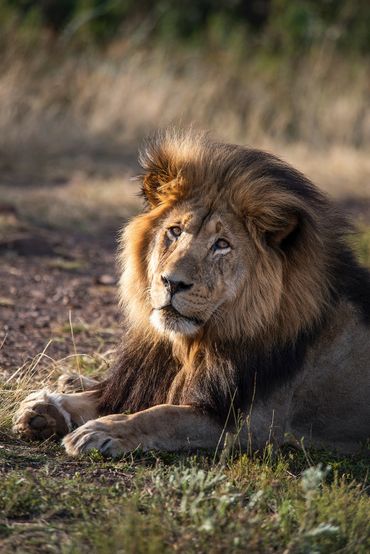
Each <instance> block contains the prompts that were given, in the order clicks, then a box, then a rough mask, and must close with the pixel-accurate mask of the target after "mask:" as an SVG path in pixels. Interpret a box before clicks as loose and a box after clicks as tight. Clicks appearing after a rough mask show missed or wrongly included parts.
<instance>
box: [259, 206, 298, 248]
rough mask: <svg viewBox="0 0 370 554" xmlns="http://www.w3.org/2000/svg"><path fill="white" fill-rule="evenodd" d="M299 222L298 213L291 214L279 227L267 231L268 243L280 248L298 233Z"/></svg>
mask: <svg viewBox="0 0 370 554" xmlns="http://www.w3.org/2000/svg"><path fill="white" fill-rule="evenodd" d="M298 224H299V218H298V216H297V215H296V214H290V215H289V217H288V218H287V219H286V221H284V224H283V225H282V226H281V227H280V228H279V229H277V230H274V231H269V232H267V233H266V240H267V242H268V244H270V246H274V247H278V248H279V247H282V246H283V245H284V244H286V242H287V241H288V240H289V239H290V238H293V236H295V235H296V232H297V230H298Z"/></svg>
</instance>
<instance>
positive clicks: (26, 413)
mask: <svg viewBox="0 0 370 554" xmlns="http://www.w3.org/2000/svg"><path fill="white" fill-rule="evenodd" d="M59 396H60V395H58V394H54V393H50V392H48V391H47V390H41V391H37V392H35V393H32V394H30V395H29V396H27V398H25V400H23V402H22V403H21V405H20V407H19V408H18V410H17V412H16V414H15V416H14V418H13V431H14V432H15V433H16V434H18V435H20V436H21V437H22V438H25V439H33V440H45V439H48V438H49V437H52V436H55V437H63V436H64V435H66V434H67V433H68V432H69V431H70V430H71V428H72V426H71V421H70V417H69V415H68V414H67V413H66V412H65V410H63V408H62V407H61V405H60V403H59V400H58V397H59Z"/></svg>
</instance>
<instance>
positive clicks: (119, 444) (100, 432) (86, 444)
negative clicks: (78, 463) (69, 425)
mask: <svg viewBox="0 0 370 554" xmlns="http://www.w3.org/2000/svg"><path fill="white" fill-rule="evenodd" d="M63 444H64V446H65V449H66V451H67V453H68V454H70V455H71V456H77V455H78V454H82V453H84V452H88V451H89V450H93V449H97V450H99V452H101V453H102V454H103V456H108V457H112V458H118V457H119V456H122V454H124V453H126V452H128V451H129V449H127V448H125V447H124V444H123V441H122V440H121V439H120V438H118V437H115V436H114V432H113V430H112V429H110V428H109V425H106V424H104V423H101V422H100V421H99V420H97V419H95V420H92V421H88V422H87V423H85V424H84V425H82V426H81V427H78V429H76V430H75V431H73V433H70V434H69V435H67V436H66V437H65V438H64V440H63Z"/></svg>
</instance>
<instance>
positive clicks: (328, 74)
mask: <svg viewBox="0 0 370 554" xmlns="http://www.w3.org/2000/svg"><path fill="white" fill-rule="evenodd" d="M1 66H2V67H1V77H0V106H1V108H0V126H1V129H2V132H1V135H0V136H1V138H0V148H1V150H2V152H3V166H4V169H6V168H7V167H8V168H13V169H17V170H21V169H22V168H23V169H24V170H27V169H28V170H29V167H30V164H31V165H32V161H35V160H36V159H37V160H38V163H40V162H41V163H42V164H43V165H46V166H47V165H50V164H53V163H54V162H55V161H57V159H58V157H59V156H60V155H61V153H66V154H67V156H66V157H65V161H66V162H67V165H68V157H69V158H72V159H76V155H78V154H80V155H81V153H83V152H84V149H85V150H88V151H90V152H91V151H93V152H95V153H97V154H99V153H101V152H102V151H104V150H105V151H106V150H107V149H108V151H112V148H113V145H117V144H130V143H132V142H133V141H136V140H137V138H138V137H140V138H141V137H142V136H144V135H146V134H147V133H148V131H150V130H152V129H155V128H157V127H158V126H166V125H169V124H174V123H175V124H179V123H180V124H184V125H187V124H189V123H195V124H196V126H199V127H203V128H207V129H210V130H211V131H212V132H213V133H214V134H216V135H218V136H220V137H222V138H223V139H227V140H229V141H236V142H241V143H251V144H255V145H261V146H264V145H267V146H269V147H271V146H272V147H274V148H275V149H276V146H277V145H279V144H287V143H294V144H296V143H303V144H305V145H308V146H309V147H310V149H312V148H313V149H327V148H329V149H330V148H332V147H334V146H336V147H338V149H337V150H335V152H334V154H333V156H334V157H336V158H339V157H341V155H340V153H342V154H343V153H344V154H345V155H347V152H348V151H350V150H352V149H358V148H360V149H361V148H364V149H365V148H366V147H368V146H369V144H370V104H369V98H368V87H369V79H370V75H369V72H368V66H367V65H366V64H365V63H363V62H361V61H357V62H350V61H345V60H343V59H341V58H340V57H339V56H338V55H336V54H335V53H333V52H331V51H330V50H329V49H325V48H324V46H323V49H322V50H320V51H317V50H316V51H313V52H311V53H310V54H308V55H307V56H306V58H305V59H302V60H300V63H299V64H298V63H297V64H293V62H289V61H287V60H280V61H277V60H274V59H271V60H269V59H263V58H262V59H261V58H256V57H254V56H253V53H248V52H245V53H243V55H241V53H235V52H234V51H230V52H228V51H215V52H212V53H211V52H207V51H204V50H187V51H186V52H183V51H181V50H179V49H175V48H173V49H171V50H166V49H165V48H161V49H159V48H153V49H151V50H150V51H149V50H147V49H144V48H141V49H138V48H135V40H134V39H132V40H131V41H130V40H128V41H121V42H119V43H116V44H113V45H112V46H111V47H110V49H109V50H108V51H107V52H105V53H104V54H97V53H94V54H92V55H89V54H88V53H83V54H76V53H73V55H69V56H68V55H66V54H63V51H61V49H59V50H58V48H54V52H53V57H50V55H49V54H48V50H43V49H40V50H39V51H37V52H36V53H35V54H34V53H33V55H32V59H30V58H29V57H28V55H27V54H26V53H24V52H22V54H21V55H20V53H19V51H18V50H16V49H15V50H13V49H11V48H9V51H8V52H7V55H5V56H4V58H3V60H2V62H1ZM19 154H21V156H20V155H19ZM348 156H352V158H354V159H355V163H356V165H358V160H357V159H356V158H357V156H356V153H355V152H353V151H352V152H351V154H350V155H349V154H348ZM304 157H306V156H304ZM80 161H81V162H83V160H80ZM69 163H70V160H69Z"/></svg>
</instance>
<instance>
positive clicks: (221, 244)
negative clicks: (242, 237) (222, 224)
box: [213, 239, 230, 250]
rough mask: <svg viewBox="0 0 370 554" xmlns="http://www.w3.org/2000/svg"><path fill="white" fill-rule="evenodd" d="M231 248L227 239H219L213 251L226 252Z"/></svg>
mask: <svg viewBox="0 0 370 554" xmlns="http://www.w3.org/2000/svg"><path fill="white" fill-rule="evenodd" d="M227 248H230V244H229V243H228V242H227V240H225V239H218V240H216V242H215V243H214V245H213V250H226V249H227Z"/></svg>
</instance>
